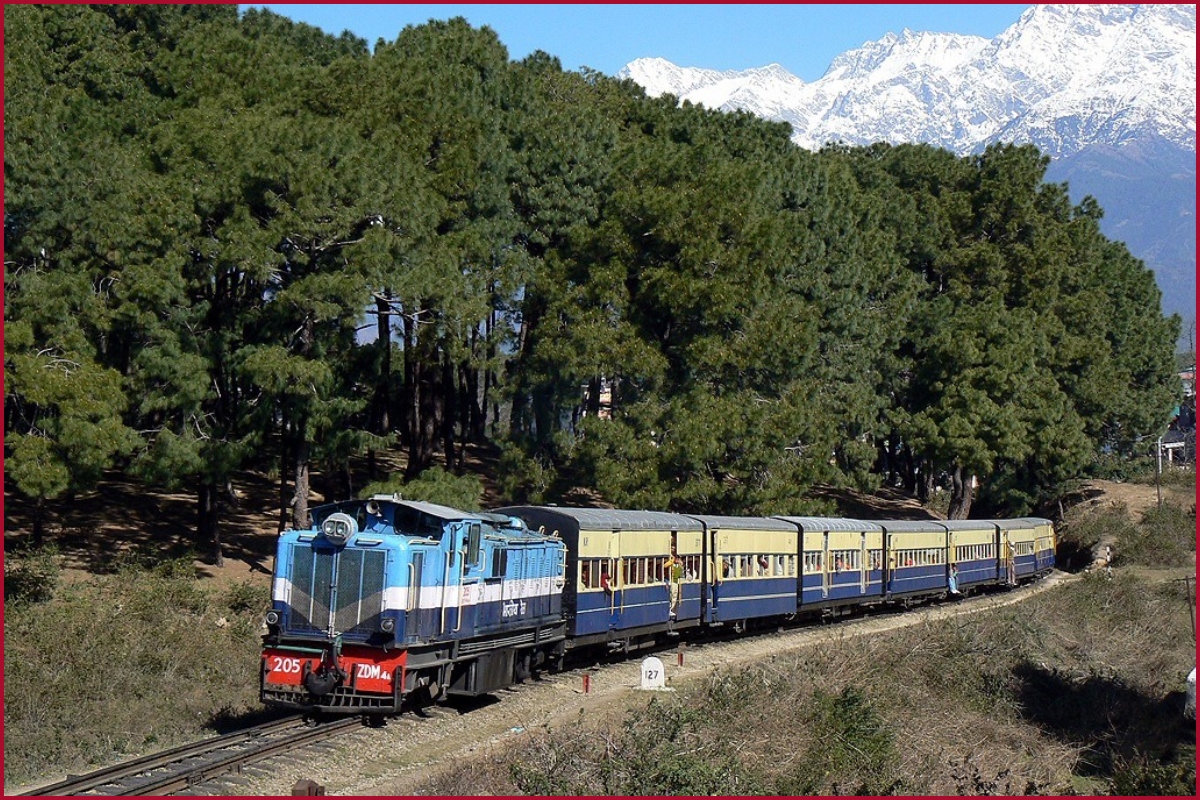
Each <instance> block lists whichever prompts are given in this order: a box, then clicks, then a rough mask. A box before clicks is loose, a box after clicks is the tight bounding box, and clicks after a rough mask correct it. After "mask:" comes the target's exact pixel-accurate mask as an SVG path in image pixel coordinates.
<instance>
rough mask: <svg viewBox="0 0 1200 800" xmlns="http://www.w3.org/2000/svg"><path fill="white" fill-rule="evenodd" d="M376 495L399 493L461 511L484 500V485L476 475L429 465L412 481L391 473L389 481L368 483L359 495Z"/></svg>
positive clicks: (409, 497) (473, 507)
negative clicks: (453, 471)
mask: <svg viewBox="0 0 1200 800" xmlns="http://www.w3.org/2000/svg"><path fill="white" fill-rule="evenodd" d="M375 494H399V495H400V496H401V497H403V498H404V499H406V500H424V501H426V502H429V503H438V504H439V505H444V506H450V507H451V508H458V509H461V510H463V511H478V510H479V507H480V501H481V500H482V499H483V484H482V483H481V482H480V480H479V478H478V477H477V476H475V475H455V474H453V473H450V472H447V471H446V470H444V469H442V468H441V467H430V468H429V469H427V470H425V471H424V472H422V473H421V474H420V475H418V476H417V477H416V478H415V479H414V480H411V481H407V482H405V481H404V480H403V478H402V476H400V475H393V476H391V478H389V479H388V480H385V481H379V482H376V483H372V484H369V485H367V486H366V487H364V488H363V490H362V491H361V492H360V493H359V496H360V497H364V498H365V497H371V496H372V495H375Z"/></svg>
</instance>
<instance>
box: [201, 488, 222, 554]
mask: <svg viewBox="0 0 1200 800" xmlns="http://www.w3.org/2000/svg"><path fill="white" fill-rule="evenodd" d="M196 501H197V502H196V533H197V534H198V537H199V539H200V541H202V542H204V541H207V542H209V543H210V544H211V545H212V560H213V564H214V565H215V566H218V567H223V566H225V554H224V552H222V547H221V526H220V520H219V517H218V514H217V486H216V484H215V483H213V482H212V481H204V482H203V483H201V484H200V488H199V489H198V490H197V497H196Z"/></svg>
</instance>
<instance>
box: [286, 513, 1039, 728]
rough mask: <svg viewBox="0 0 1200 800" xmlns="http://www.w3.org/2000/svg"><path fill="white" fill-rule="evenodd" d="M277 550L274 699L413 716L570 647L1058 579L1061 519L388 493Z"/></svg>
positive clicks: (555, 660)
mask: <svg viewBox="0 0 1200 800" xmlns="http://www.w3.org/2000/svg"><path fill="white" fill-rule="evenodd" d="M314 518H315V523H314V528H313V529H312V530H310V531H293V532H290V533H287V534H284V535H283V536H282V537H281V538H280V542H279V548H278V554H277V556H276V563H275V584H274V590H273V607H272V609H271V611H270V612H269V614H268V619H267V622H268V626H269V633H268V634H267V636H266V637H265V638H264V642H265V646H264V650H263V662H262V699H263V700H264V702H267V703H270V704H277V705H285V706H290V707H297V708H316V709H323V710H340V711H347V712H350V711H353V712H363V713H388V712H394V711H398V710H400V707H401V703H402V701H406V700H407V701H408V702H410V703H412V704H418V705H419V704H423V703H429V702H433V701H435V700H436V699H438V698H440V697H444V696H446V695H448V694H466V695H475V694H482V693H486V692H489V691H492V690H495V689H498V688H501V687H503V686H508V685H510V684H512V683H515V682H520V681H521V680H523V679H525V678H526V677H528V676H529V675H531V674H532V673H534V672H535V671H536V670H538V669H540V668H551V669H553V668H557V667H559V666H561V664H562V661H563V659H564V658H565V656H566V654H567V653H568V652H570V651H572V650H582V649H586V648H590V647H596V648H602V649H608V650H622V649H623V650H625V651H630V650H633V649H637V648H640V647H643V646H651V645H654V644H656V643H658V642H660V641H662V640H663V639H664V638H665V637H668V636H680V635H685V634H687V635H693V634H695V635H703V634H704V632H705V631H707V630H713V629H723V628H725V626H729V627H730V628H732V629H733V630H735V631H739V632H740V631H743V630H746V629H747V628H749V627H754V626H756V625H777V624H779V623H780V622H782V621H785V620H792V619H795V618H797V617H800V616H806V615H820V616H833V615H838V614H843V613H848V612H851V611H853V610H855V609H858V608H861V607H864V606H872V605H885V604H886V605H899V606H908V605H911V604H913V603H919V602H925V601H928V600H931V599H936V598H942V597H946V596H948V595H965V594H968V593H970V592H973V591H977V590H980V589H983V588H986V587H1003V586H1013V585H1016V584H1018V583H1022V582H1025V581H1029V580H1032V579H1034V578H1037V577H1040V576H1042V575H1045V574H1047V573H1048V572H1050V571H1051V570H1052V569H1053V568H1054V550H1055V545H1056V541H1055V533H1054V527H1053V525H1052V523H1051V522H1050V520H1047V519H1042V518H1038V517H1029V518H1023V519H1014V520H969V521H936V520H923V521H890V520H877V521H865V520H855V519H846V518H832V517H789V516H779V517H736V516H716V515H687V514H674V513H666V512H659V511H631V510H622V509H593V508H560V507H556V506H512V507H508V508H501V509H496V510H494V511H492V512H488V513H474V514H472V513H468V512H462V511H457V510H455V509H449V508H445V507H443V506H436V505H432V504H429V503H419V502H411V501H403V500H400V499H399V498H395V497H375V498H373V499H371V500H369V501H356V502H350V503H338V504H333V505H329V506H323V507H321V508H319V509H317V510H316V511H315V513H314Z"/></svg>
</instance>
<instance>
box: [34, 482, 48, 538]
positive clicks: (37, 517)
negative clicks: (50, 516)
mask: <svg viewBox="0 0 1200 800" xmlns="http://www.w3.org/2000/svg"><path fill="white" fill-rule="evenodd" d="M45 542H46V498H45V497H43V496H42V495H38V498H37V499H36V500H34V501H33V546H34V547H37V548H40V547H41V546H42V545H43V544H45Z"/></svg>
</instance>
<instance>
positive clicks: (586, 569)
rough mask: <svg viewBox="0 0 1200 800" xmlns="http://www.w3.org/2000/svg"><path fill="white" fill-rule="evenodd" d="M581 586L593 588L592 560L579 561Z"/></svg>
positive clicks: (581, 587) (582, 587)
mask: <svg viewBox="0 0 1200 800" xmlns="http://www.w3.org/2000/svg"><path fill="white" fill-rule="evenodd" d="M579 588H580V589H590V588H592V562H591V561H580V562H579Z"/></svg>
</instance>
